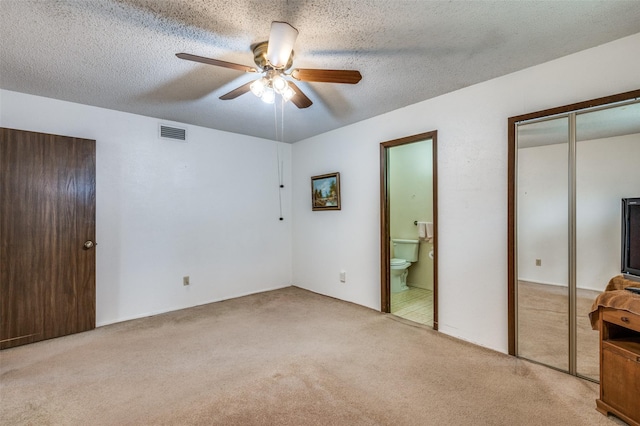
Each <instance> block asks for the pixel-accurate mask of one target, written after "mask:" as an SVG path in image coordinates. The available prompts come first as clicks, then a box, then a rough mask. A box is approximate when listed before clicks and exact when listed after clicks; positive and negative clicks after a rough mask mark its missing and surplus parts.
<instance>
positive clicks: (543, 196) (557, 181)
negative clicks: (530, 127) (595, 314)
mask: <svg viewBox="0 0 640 426" xmlns="http://www.w3.org/2000/svg"><path fill="white" fill-rule="evenodd" d="M638 119H639V120H640V117H639V118H638ZM567 151H568V145H567V144H556V145H547V146H538V147H533V148H525V149H520V150H519V152H518V275H519V279H521V280H524V281H531V282H538V283H544V284H552V285H564V286H566V285H568V249H567V246H568V218H567V216H568V212H567V209H568V183H567V174H568V164H567ZM638 159H640V134H637V133H636V134H632V135H625V136H616V137H611V138H607V139H596V140H589V141H580V142H578V144H577V157H576V171H577V172H576V179H577V181H576V191H577V196H576V211H577V215H576V253H577V259H576V260H577V264H576V272H577V280H576V281H577V286H578V288H584V289H590V290H596V291H603V290H604V288H605V287H606V285H607V283H608V282H609V279H610V278H611V277H613V276H615V275H617V274H620V245H621V244H620V234H621V224H620V218H621V206H620V199H621V198H626V197H635V196H637V195H638V194H640V167H638ZM554 165H555V166H554ZM535 259H541V260H542V265H541V266H535Z"/></svg>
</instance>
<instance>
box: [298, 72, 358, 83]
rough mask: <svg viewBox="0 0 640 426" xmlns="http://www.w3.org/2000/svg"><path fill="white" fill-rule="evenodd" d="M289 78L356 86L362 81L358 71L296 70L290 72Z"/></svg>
mask: <svg viewBox="0 0 640 426" xmlns="http://www.w3.org/2000/svg"><path fill="white" fill-rule="evenodd" d="M291 77H293V78H295V79H296V80H300V81H317V82H321V83H346V84H356V83H358V82H359V81H360V80H361V79H362V74H360V71H354V70H316V69H303V68H296V69H294V70H293V71H291Z"/></svg>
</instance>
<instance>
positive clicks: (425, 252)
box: [388, 139, 433, 290]
mask: <svg viewBox="0 0 640 426" xmlns="http://www.w3.org/2000/svg"><path fill="white" fill-rule="evenodd" d="M388 152H389V171H388V179H389V201H390V203H389V204H390V207H389V216H390V231H391V232H390V234H391V238H402V239H411V240H417V239H418V227H417V226H416V225H414V224H413V222H414V221H416V220H417V221H421V222H433V155H432V154H433V144H432V141H431V140H430V139H429V140H426V141H421V142H414V143H411V144H407V145H400V146H394V147H392V148H390V149H389V151H388ZM432 248H433V244H432V243H428V242H421V243H420V251H419V253H418V261H417V262H416V263H414V264H413V265H411V267H410V268H409V275H408V277H407V284H408V285H409V286H412V287H419V288H424V289H427V290H433V260H432V259H430V258H429V252H430V251H431V249H432ZM391 250H392V251H391V256H392V257H395V255H394V253H393V244H391Z"/></svg>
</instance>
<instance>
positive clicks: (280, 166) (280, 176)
mask: <svg viewBox="0 0 640 426" xmlns="http://www.w3.org/2000/svg"><path fill="white" fill-rule="evenodd" d="M280 117H281V120H280V124H281V129H280V138H278V106H277V103H276V102H274V103H273V120H274V124H275V130H276V141H280V139H282V140H284V99H282V98H281V103H280ZM276 161H277V162H278V163H277V167H278V186H279V188H278V204H279V206H280V220H284V217H283V216H282V190H283V189H284V182H283V175H284V163H283V161H282V160H281V159H280V147H279V146H278V145H276Z"/></svg>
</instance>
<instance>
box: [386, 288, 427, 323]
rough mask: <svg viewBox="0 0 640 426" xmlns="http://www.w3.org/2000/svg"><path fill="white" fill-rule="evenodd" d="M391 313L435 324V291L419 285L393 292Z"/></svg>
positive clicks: (410, 319) (415, 320) (419, 321)
mask: <svg viewBox="0 0 640 426" xmlns="http://www.w3.org/2000/svg"><path fill="white" fill-rule="evenodd" d="M391 313H392V314H393V315H397V316H399V317H402V318H404V319H407V320H409V321H414V322H418V323H420V324H425V325H428V326H433V291H431V290H425V289H422V288H417V287H409V290H405V291H402V292H400V293H392V294H391Z"/></svg>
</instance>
